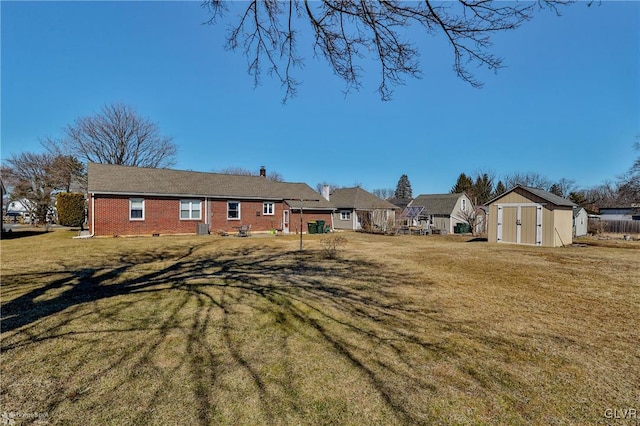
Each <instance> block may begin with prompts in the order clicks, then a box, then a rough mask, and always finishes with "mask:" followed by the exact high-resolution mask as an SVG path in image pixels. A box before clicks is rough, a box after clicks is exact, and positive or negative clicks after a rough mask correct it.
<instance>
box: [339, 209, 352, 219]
mask: <svg viewBox="0 0 640 426" xmlns="http://www.w3.org/2000/svg"><path fill="white" fill-rule="evenodd" d="M340 220H351V211H350V210H340Z"/></svg>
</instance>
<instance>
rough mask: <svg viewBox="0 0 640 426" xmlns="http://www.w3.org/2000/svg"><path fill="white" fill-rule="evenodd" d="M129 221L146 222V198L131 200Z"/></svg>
mask: <svg viewBox="0 0 640 426" xmlns="http://www.w3.org/2000/svg"><path fill="white" fill-rule="evenodd" d="M129 220H144V198H130V199H129Z"/></svg>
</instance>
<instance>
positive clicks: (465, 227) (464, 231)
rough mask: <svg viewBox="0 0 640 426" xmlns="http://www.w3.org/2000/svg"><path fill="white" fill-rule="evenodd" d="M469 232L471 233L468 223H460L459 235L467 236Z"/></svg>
mask: <svg viewBox="0 0 640 426" xmlns="http://www.w3.org/2000/svg"><path fill="white" fill-rule="evenodd" d="M469 232H471V227H470V226H469V224H468V223H461V224H460V233H461V234H468V233H469Z"/></svg>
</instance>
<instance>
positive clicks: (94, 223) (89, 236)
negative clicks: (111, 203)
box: [73, 194, 96, 240]
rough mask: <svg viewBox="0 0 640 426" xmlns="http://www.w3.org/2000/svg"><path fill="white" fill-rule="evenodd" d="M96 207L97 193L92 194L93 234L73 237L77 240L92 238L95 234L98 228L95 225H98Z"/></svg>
mask: <svg viewBox="0 0 640 426" xmlns="http://www.w3.org/2000/svg"><path fill="white" fill-rule="evenodd" d="M95 207H96V201H95V194H91V234H88V235H78V236H77V237H73V239H75V240H78V239H86V238H92V237H93V236H94V234H95V232H96V229H95V226H96V219H95V217H96V215H95Z"/></svg>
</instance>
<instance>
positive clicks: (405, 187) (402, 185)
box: [394, 175, 413, 198]
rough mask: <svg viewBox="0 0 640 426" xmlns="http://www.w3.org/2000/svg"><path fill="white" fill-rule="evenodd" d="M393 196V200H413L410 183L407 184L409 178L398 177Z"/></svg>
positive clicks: (404, 176) (405, 176)
mask: <svg viewBox="0 0 640 426" xmlns="http://www.w3.org/2000/svg"><path fill="white" fill-rule="evenodd" d="M394 196H395V198H413V191H412V190H411V183H410V182H409V178H408V177H407V175H402V176H400V179H399V180H398V185H397V186H396V193H395V194H394Z"/></svg>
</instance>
